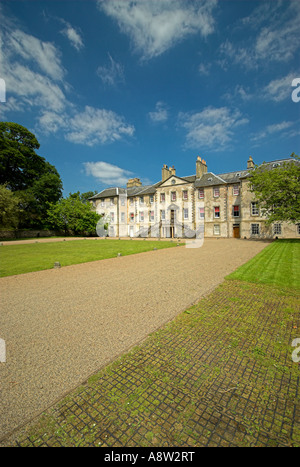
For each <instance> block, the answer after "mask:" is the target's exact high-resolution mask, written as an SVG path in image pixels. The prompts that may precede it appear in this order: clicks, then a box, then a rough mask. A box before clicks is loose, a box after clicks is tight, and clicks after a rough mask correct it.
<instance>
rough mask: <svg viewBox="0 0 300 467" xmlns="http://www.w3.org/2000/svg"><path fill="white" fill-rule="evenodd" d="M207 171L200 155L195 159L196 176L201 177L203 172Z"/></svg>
mask: <svg viewBox="0 0 300 467" xmlns="http://www.w3.org/2000/svg"><path fill="white" fill-rule="evenodd" d="M206 173H207V165H206V162H205V160H204V159H201V157H200V156H198V157H197V160H196V178H201V177H202V175H203V174H206Z"/></svg>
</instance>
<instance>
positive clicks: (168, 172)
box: [161, 164, 176, 182]
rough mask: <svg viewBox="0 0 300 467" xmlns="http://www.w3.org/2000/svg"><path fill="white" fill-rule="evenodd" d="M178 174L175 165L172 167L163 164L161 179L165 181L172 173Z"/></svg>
mask: <svg viewBox="0 0 300 467" xmlns="http://www.w3.org/2000/svg"><path fill="white" fill-rule="evenodd" d="M175 174H176V169H175V168H174V165H173V166H172V167H170V168H169V167H168V166H167V165H166V164H164V165H163V168H162V170H161V179H162V181H163V182H164V181H165V180H167V178H169V177H170V176H171V175H175Z"/></svg>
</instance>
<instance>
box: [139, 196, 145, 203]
mask: <svg viewBox="0 0 300 467" xmlns="http://www.w3.org/2000/svg"><path fill="white" fill-rule="evenodd" d="M140 204H144V196H140Z"/></svg>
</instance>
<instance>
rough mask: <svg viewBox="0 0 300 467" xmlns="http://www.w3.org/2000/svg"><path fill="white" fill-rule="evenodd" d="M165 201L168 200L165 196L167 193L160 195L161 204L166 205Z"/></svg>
mask: <svg viewBox="0 0 300 467" xmlns="http://www.w3.org/2000/svg"><path fill="white" fill-rule="evenodd" d="M165 200H166V195H165V193H161V194H160V202H161V203H164V202H165Z"/></svg>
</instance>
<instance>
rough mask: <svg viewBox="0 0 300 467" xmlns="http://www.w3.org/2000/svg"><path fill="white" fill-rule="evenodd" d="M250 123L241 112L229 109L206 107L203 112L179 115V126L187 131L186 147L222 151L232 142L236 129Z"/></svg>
mask: <svg viewBox="0 0 300 467" xmlns="http://www.w3.org/2000/svg"><path fill="white" fill-rule="evenodd" d="M246 123H248V120H247V119H246V118H242V116H241V113H240V112H239V111H234V112H232V111H230V109H229V108H227V107H221V108H215V107H211V106H210V107H206V108H205V109H204V110H203V111H202V112H198V113H194V114H187V113H180V114H179V125H180V126H181V127H182V128H184V129H185V130H186V132H187V133H186V147H188V148H197V149H199V147H204V148H207V149H211V150H214V151H222V150H224V149H226V148H227V147H228V145H229V144H230V143H231V142H232V140H233V136H234V129H235V128H236V127H238V126H240V125H244V124H246Z"/></svg>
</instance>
